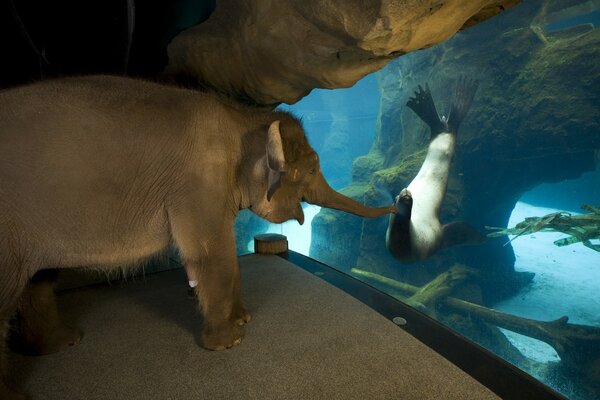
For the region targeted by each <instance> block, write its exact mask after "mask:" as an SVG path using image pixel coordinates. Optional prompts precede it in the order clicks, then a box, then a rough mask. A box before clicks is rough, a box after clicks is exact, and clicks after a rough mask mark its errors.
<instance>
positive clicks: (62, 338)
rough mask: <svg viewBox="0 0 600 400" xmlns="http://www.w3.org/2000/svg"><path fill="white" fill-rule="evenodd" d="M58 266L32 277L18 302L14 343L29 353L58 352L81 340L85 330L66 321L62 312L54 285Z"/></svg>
mask: <svg viewBox="0 0 600 400" xmlns="http://www.w3.org/2000/svg"><path fill="white" fill-rule="evenodd" d="M57 276H58V270H56V269H46V270H41V271H39V272H38V273H36V274H35V275H34V276H33V277H32V278H31V280H30V281H29V283H28V285H27V287H26V288H25V291H24V292H23V294H22V295H21V299H20V301H19V304H18V309H17V318H16V321H15V328H16V331H17V332H18V334H19V335H18V336H16V337H15V339H14V341H13V344H14V345H15V346H16V348H17V349H19V350H20V351H22V352H23V353H25V354H30V355H43V354H51V353H56V352H58V351H61V350H64V349H66V348H68V347H69V346H73V345H75V344H77V343H79V342H80V341H81V336H82V335H81V332H80V331H79V330H78V329H76V328H72V327H70V326H68V325H66V324H64V323H63V322H62V320H61V318H60V315H59V313H58V309H57V306H56V297H55V294H54V286H55V281H56V277H57Z"/></svg>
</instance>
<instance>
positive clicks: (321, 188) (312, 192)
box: [304, 172, 395, 218]
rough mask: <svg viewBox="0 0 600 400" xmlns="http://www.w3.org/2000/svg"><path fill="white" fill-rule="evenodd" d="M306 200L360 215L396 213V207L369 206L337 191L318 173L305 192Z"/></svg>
mask: <svg viewBox="0 0 600 400" xmlns="http://www.w3.org/2000/svg"><path fill="white" fill-rule="evenodd" d="M304 201H306V202H307V203H311V204H316V205H318V206H321V207H326V208H333V209H335V210H340V211H344V212H347V213H350V214H354V215H358V216H359V217H366V218H377V217H381V216H384V215H386V214H390V213H394V212H395V207H394V206H389V207H375V208H373V207H367V206H365V205H363V204H361V203H359V202H357V201H354V200H352V199H351V198H349V197H346V196H344V195H343V194H341V193H338V192H336V191H335V190H333V189H332V188H331V186H329V184H328V183H327V181H326V180H325V178H324V177H323V174H322V173H321V172H318V173H317V176H316V177H315V181H314V182H313V184H312V185H311V187H309V188H308V190H307V191H306V193H305V194H304Z"/></svg>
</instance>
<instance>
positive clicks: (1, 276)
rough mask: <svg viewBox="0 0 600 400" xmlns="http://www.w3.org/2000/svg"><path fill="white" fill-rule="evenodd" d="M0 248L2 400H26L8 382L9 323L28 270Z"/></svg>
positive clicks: (0, 364) (0, 392) (0, 386)
mask: <svg viewBox="0 0 600 400" xmlns="http://www.w3.org/2000/svg"><path fill="white" fill-rule="evenodd" d="M3 250H5V249H2V248H0V399H7V400H17V399H19V400H24V399H26V396H24V395H22V394H20V393H17V392H15V391H13V390H12V389H11V388H10V385H8V383H7V380H6V372H7V349H6V342H7V339H8V328H9V321H10V319H11V317H12V316H13V314H14V312H15V310H16V307H17V303H18V300H19V297H20V295H21V293H22V292H23V290H24V288H25V286H26V284H27V274H26V273H25V272H24V271H27V268H26V267H24V266H23V265H22V264H21V263H18V262H17V259H16V257H14V256H13V255H12V252H10V255H11V256H10V257H9V256H7V254H3V253H5V252H4V251H3Z"/></svg>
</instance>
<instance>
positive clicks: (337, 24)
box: [165, 0, 520, 105]
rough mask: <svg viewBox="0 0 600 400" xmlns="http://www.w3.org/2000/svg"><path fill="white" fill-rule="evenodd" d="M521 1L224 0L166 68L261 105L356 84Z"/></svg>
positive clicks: (181, 40) (189, 33)
mask: <svg viewBox="0 0 600 400" xmlns="http://www.w3.org/2000/svg"><path fill="white" fill-rule="evenodd" d="M519 1H520V0H443V1H442V0H429V1H420V0H330V1H321V0H289V1H268V0H246V1H236V0H219V1H217V6H216V10H215V12H214V13H213V14H212V15H211V17H210V18H209V19H208V20H207V21H206V22H204V23H202V24H200V25H197V26H195V27H192V28H190V29H187V30H185V31H183V32H182V33H180V34H179V35H178V36H177V37H175V39H174V40H173V41H172V42H171V44H170V45H169V49H168V51H169V64H168V66H167V68H166V71H165V72H166V73H167V74H169V75H172V76H175V77H178V78H180V80H185V81H187V82H190V81H191V82H192V83H194V84H197V85H200V86H204V87H209V88H212V89H214V90H217V91H219V92H222V93H226V94H228V95H230V96H234V97H237V98H240V99H245V100H248V101H250V102H253V103H257V104H262V105H274V104H277V103H280V102H285V103H288V104H292V103H295V102H296V101H298V100H299V99H301V98H302V97H304V96H306V95H307V94H308V93H309V92H310V91H311V90H312V89H314V88H330V89H332V88H341V87H349V86H352V85H353V84H354V83H355V82H356V81H358V80H359V79H360V78H362V77H363V76H365V75H367V74H369V73H371V72H374V71H377V70H379V69H381V68H383V67H384V66H385V65H386V64H387V63H388V62H389V61H390V60H392V59H394V58H396V57H398V56H400V55H402V54H406V53H409V52H411V51H414V50H418V49H422V48H427V47H430V46H432V45H434V44H437V43H440V42H442V41H444V40H447V39H448V38H450V37H451V36H452V35H454V34H455V33H456V32H457V31H459V30H460V29H462V28H465V27H469V26H472V25H474V24H476V23H479V22H481V21H483V20H485V19H487V18H489V17H491V16H493V15H495V14H497V13H499V12H501V11H503V10H504V9H506V8H509V7H512V6H513V5H515V4H516V3H518V2H519Z"/></svg>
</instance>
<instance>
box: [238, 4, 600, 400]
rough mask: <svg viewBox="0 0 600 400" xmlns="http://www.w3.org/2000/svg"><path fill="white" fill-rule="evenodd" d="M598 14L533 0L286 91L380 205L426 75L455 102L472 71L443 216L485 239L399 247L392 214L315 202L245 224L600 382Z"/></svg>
mask: <svg viewBox="0 0 600 400" xmlns="http://www.w3.org/2000/svg"><path fill="white" fill-rule="evenodd" d="M599 22H600V7H599V3H598V2H597V1H570V2H567V3H564V2H560V1H556V0H547V1H534V0H524V1H523V2H522V3H521V4H520V5H518V6H516V7H514V8H513V9H510V10H507V11H506V12H504V13H503V14H502V15H500V16H498V17H496V18H493V19H490V20H488V21H486V22H484V23H481V24H479V25H477V26H476V27H473V28H470V29H468V30H466V31H464V32H461V33H459V34H457V35H456V36H455V37H453V38H451V39H450V40H448V41H447V42H445V43H442V44H439V45H436V46H434V47H431V48H429V49H427V50H422V51H418V52H414V53H410V54H407V55H404V56H402V57H400V58H398V59H396V60H394V61H392V62H390V63H389V64H388V66H387V67H386V68H384V69H383V70H381V71H379V72H376V73H374V74H372V75H369V76H367V77H366V78H364V79H363V80H361V81H359V82H358V83H357V84H356V85H355V86H354V87H352V88H349V89H337V90H314V91H313V92H312V93H311V94H310V95H309V96H307V97H305V98H304V99H303V100H301V101H300V102H298V103H297V104H294V105H291V106H287V105H283V106H281V107H282V108H284V109H286V110H290V111H292V112H293V113H295V114H296V115H297V116H298V117H300V118H301V119H302V121H303V124H304V126H305V129H306V131H307V134H308V137H309V141H310V142H311V145H312V146H313V148H314V149H315V150H316V151H317V153H318V154H319V155H320V159H321V163H322V169H323V174H324V176H325V178H326V179H327V180H328V182H330V184H331V186H332V187H333V188H334V189H336V190H339V191H341V192H342V193H343V194H345V195H347V196H350V197H353V198H354V199H355V200H357V201H359V202H362V203H365V204H367V205H369V206H379V207H380V206H385V205H389V204H392V203H393V201H394V197H395V196H397V195H398V194H399V193H400V191H401V190H402V189H403V188H405V187H407V186H408V185H409V183H410V182H411V180H412V179H413V178H414V177H415V175H416V174H417V172H418V170H419V168H420V166H421V164H422V162H423V159H424V157H425V154H426V152H427V146H428V143H429V141H430V136H429V131H428V128H427V127H426V126H425V124H423V122H422V121H420V120H419V118H418V117H416V115H415V114H414V113H413V112H412V111H411V110H410V109H409V107H407V102H408V101H409V99H410V97H411V96H413V95H414V93H415V89H416V88H417V87H418V85H423V86H425V84H428V85H429V88H430V89H431V93H432V97H433V99H434V101H435V103H436V104H437V105H438V112H439V114H444V115H448V111H449V108H450V103H451V101H452V96H453V93H454V90H455V87H456V85H457V81H458V78H459V77H460V76H461V75H466V76H468V77H471V78H473V79H477V80H478V81H479V88H478V90H477V92H476V94H475V97H474V100H473V104H472V107H471V109H470V110H469V112H468V114H467V116H466V117H465V119H464V122H463V123H462V124H461V125H460V128H459V129H458V134H457V145H456V154H455V157H454V160H453V162H452V167H451V169H450V174H449V178H448V187H447V190H446V194H445V197H444V201H443V203H442V207H441V211H440V220H441V223H442V224H447V223H449V222H453V221H461V222H465V223H467V224H469V225H470V226H472V227H474V228H475V229H476V230H477V231H478V232H479V233H480V234H481V235H483V236H485V240H483V241H482V242H481V243H479V244H476V245H470V246H456V247H451V248H446V249H441V250H440V251H438V252H436V253H435V254H432V255H431V256H429V257H427V258H426V259H423V260H418V261H414V262H401V261H399V260H398V259H396V258H395V257H394V256H392V254H390V251H388V249H387V248H386V229H387V227H388V217H381V218H375V219H367V218H364V219H363V218H358V217H355V216H352V215H348V214H344V213H342V212H338V211H333V210H329V209H325V208H319V207H317V206H312V205H304V214H305V223H304V225H303V226H299V225H298V223H297V222H295V221H292V222H287V223H284V224H281V225H267V224H264V225H262V226H259V225H258V223H253V224H247V225H246V228H245V229H247V232H250V233H259V232H266V231H268V232H274V233H281V234H284V235H286V236H287V238H288V241H289V247H290V249H291V250H294V251H296V252H298V253H301V254H304V255H307V256H309V257H311V258H313V259H316V260H317V261H319V262H322V263H324V264H326V265H329V266H331V267H333V268H336V269H337V270H338V271H341V272H343V273H345V274H348V275H351V276H353V277H355V278H358V279H360V280H362V281H364V282H366V283H368V284H370V285H372V286H374V287H376V288H377V289H379V290H381V291H384V292H386V293H388V294H389V295H391V296H393V297H395V298H396V299H400V300H401V301H402V302H404V303H405V304H408V305H409V306H411V307H412V308H414V309H415V310H417V311H418V312H421V313H424V314H426V315H428V316H429V317H432V318H434V319H435V320H437V321H438V322H441V323H442V324H444V325H445V326H447V327H449V328H451V329H453V330H454V331H456V332H458V333H459V334H461V335H463V336H464V337H466V338H468V339H470V340H471V341H473V342H475V343H477V344H479V345H481V346H482V347H484V348H486V349H488V350H490V351H492V352H493V353H495V354H497V355H498V356H500V357H501V358H503V359H504V360H506V361H508V362H510V363H511V364H513V365H515V366H517V367H518V368H520V369H521V370H523V371H525V372H526V373H528V374H530V375H532V376H533V377H535V378H536V379H538V380H539V381H540V382H542V383H543V384H545V385H547V386H549V387H551V388H553V389H555V390H556V391H558V392H560V393H561V394H563V395H564V396H566V397H568V398H570V399H577V400H590V399H595V398H600V375H599V374H598V365H600V318H599V317H598V316H599V315H600V299H599V298H598V296H597V292H598V291H599V290H600V268H599V266H600V208H599V207H600V169H599V167H598V166H599V164H600V69H599V64H598V62H597V60H598V59H600V31H599V30H598V29H597V26H598V25H599ZM582 27H583V28H582ZM582 206H583V208H582ZM251 238H252V236H251V235H250V234H247V235H246V236H245V243H247V244H248V246H251V245H252V243H251ZM248 249H249V248H248V247H246V248H245V249H243V251H248Z"/></svg>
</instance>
